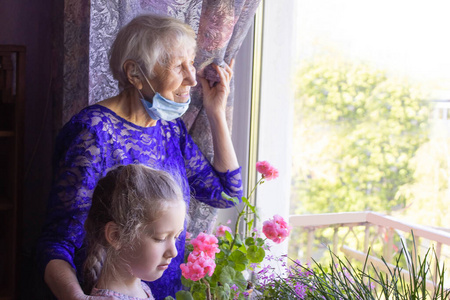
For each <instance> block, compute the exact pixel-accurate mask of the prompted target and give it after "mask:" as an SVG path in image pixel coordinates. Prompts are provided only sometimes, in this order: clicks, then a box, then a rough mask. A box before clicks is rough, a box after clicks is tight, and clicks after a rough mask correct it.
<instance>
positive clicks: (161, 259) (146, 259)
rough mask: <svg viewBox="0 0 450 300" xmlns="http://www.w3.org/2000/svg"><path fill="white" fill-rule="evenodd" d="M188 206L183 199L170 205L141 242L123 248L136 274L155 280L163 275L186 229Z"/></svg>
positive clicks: (125, 257)
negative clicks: (179, 238) (131, 246)
mask: <svg viewBox="0 0 450 300" xmlns="http://www.w3.org/2000/svg"><path fill="white" fill-rule="evenodd" d="M185 215H186V206H185V204H184V202H181V201H180V202H178V204H176V205H174V206H171V207H169V209H168V210H167V211H166V212H165V213H163V214H161V216H160V218H159V219H158V220H157V221H156V222H153V223H152V225H151V226H148V228H147V229H146V232H145V233H144V234H143V236H142V240H141V242H140V243H139V244H137V245H135V247H133V249H130V250H127V251H123V252H122V257H123V258H124V259H125V260H126V261H127V262H128V265H129V267H130V269H131V270H130V272H131V274H132V275H133V276H135V277H137V278H140V279H143V280H146V281H154V280H156V279H158V278H160V277H161V276H162V274H163V273H164V271H165V270H166V269H167V268H168V267H169V264H170V261H171V260H172V258H174V257H175V256H177V254H178V251H177V248H176V246H175V243H176V241H177V240H178V237H179V235H180V234H181V233H182V232H183V229H184V219H185Z"/></svg>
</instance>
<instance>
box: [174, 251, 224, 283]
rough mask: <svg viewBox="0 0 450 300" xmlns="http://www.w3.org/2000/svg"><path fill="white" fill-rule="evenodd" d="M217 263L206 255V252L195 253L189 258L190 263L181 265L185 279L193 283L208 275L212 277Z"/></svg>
mask: <svg viewBox="0 0 450 300" xmlns="http://www.w3.org/2000/svg"><path fill="white" fill-rule="evenodd" d="M215 268H216V263H215V262H214V259H212V258H211V257H209V256H208V255H206V254H205V253H204V252H199V253H198V254H194V253H193V252H192V253H190V254H189V256H188V262H187V263H185V264H181V265H180V269H181V274H183V276H184V278H187V279H190V280H192V281H198V280H200V279H202V278H203V277H205V276H206V275H208V276H212V274H213V273H214V269H215Z"/></svg>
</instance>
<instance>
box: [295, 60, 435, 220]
mask: <svg viewBox="0 0 450 300" xmlns="http://www.w3.org/2000/svg"><path fill="white" fill-rule="evenodd" d="M297 84H298V95H297V100H296V103H295V118H296V119H295V121H294V122H296V124H295V128H297V129H296V130H297V133H296V135H295V137H294V140H295V141H296V142H297V143H298V147H295V148H301V149H304V145H308V147H311V149H313V150H312V151H311V152H307V153H306V154H305V155H301V154H299V157H298V160H299V161H298V162H297V163H296V164H297V165H298V169H296V170H294V176H293V178H295V182H294V184H295V190H296V191H295V193H294V195H295V196H294V197H295V198H296V199H294V201H293V202H295V203H298V205H299V209H298V210H297V213H326V212H343V211H361V210H374V211H382V212H390V211H392V210H395V209H398V208H402V207H404V205H405V203H406V201H407V199H406V196H404V195H403V196H398V195H397V194H398V191H399V189H400V188H401V187H402V186H403V185H406V184H411V183H412V182H413V181H414V177H413V175H414V166H412V165H411V164H410V161H411V159H412V158H413V157H414V155H415V154H416V152H417V150H418V148H419V147H420V146H421V145H422V144H424V143H425V142H426V141H427V140H428V136H427V132H428V130H427V129H428V117H429V107H428V104H427V102H426V101H423V98H422V97H421V96H420V95H419V93H418V92H417V91H415V90H414V89H413V88H412V87H411V86H408V85H407V84H402V83H399V82H395V81H393V80H391V79H390V78H388V77H387V76H386V74H384V73H383V72H381V71H378V70H373V69H371V68H369V67H368V66H365V65H351V64H346V63H343V62H339V61H338V60H337V59H336V58H333V60H332V61H331V60H326V59H325V60H320V61H314V62H311V63H310V64H307V65H305V66H304V67H303V68H302V69H301V72H300V74H299V78H298V80H297ZM295 173H296V174H295ZM297 199H298V200H297Z"/></svg>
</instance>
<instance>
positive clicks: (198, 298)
mask: <svg viewBox="0 0 450 300" xmlns="http://www.w3.org/2000/svg"><path fill="white" fill-rule="evenodd" d="M191 293H192V296H193V297H194V300H206V285H204V284H202V283H200V282H196V283H195V284H194V285H193V286H192V288H191ZM177 300H178V299H177Z"/></svg>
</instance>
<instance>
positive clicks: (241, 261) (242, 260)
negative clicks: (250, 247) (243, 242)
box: [229, 250, 248, 272]
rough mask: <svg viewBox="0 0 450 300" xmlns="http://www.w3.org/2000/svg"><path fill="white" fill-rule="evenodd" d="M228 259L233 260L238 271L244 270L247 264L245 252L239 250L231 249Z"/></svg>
mask: <svg viewBox="0 0 450 300" xmlns="http://www.w3.org/2000/svg"><path fill="white" fill-rule="evenodd" d="M229 259H230V261H232V262H234V265H235V267H234V268H235V269H236V271H238V272H241V271H244V270H245V268H246V266H247V265H248V259H247V256H246V255H245V253H243V252H242V251H239V250H235V251H233V253H231V255H230V257H229Z"/></svg>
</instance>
